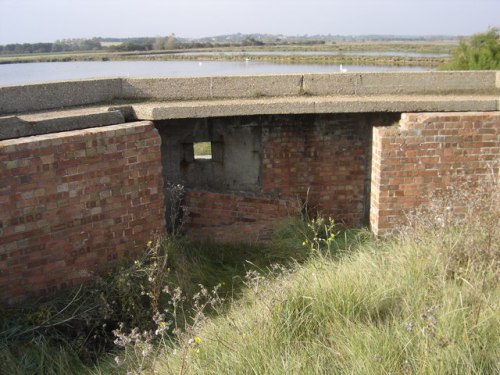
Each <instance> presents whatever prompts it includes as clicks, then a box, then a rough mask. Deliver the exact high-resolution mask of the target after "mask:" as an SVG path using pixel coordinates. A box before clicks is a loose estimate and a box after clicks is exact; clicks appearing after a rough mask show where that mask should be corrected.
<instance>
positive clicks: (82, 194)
mask: <svg viewBox="0 0 500 375" xmlns="http://www.w3.org/2000/svg"><path fill="white" fill-rule="evenodd" d="M160 160H161V158H160V137H159V135H158V133H157V131H156V129H155V128H154V126H153V124H152V123H150V122H137V123H130V124H123V125H115V126H107V127H102V128H93V129H87V130H78V131H71V132H65V133H56V134H48V135H41V136H35V137H26V138H19V139H15V140H7V141H0V175H1V180H0V301H9V302H16V301H19V300H21V299H23V298H24V297H26V296H28V295H34V296H38V295H43V294H46V293H51V292H54V291H56V290H58V289H62V288H67V287H71V286H72V285H77V284H79V283H81V282H83V281H85V280H87V279H89V278H90V277H91V275H92V274H93V273H94V272H98V271H101V270H103V269H105V268H106V267H107V266H108V264H109V263H110V262H113V261H115V260H116V259H119V258H121V257H123V256H125V255H127V254H129V253H130V252H133V251H140V250H141V249H144V247H145V244H146V242H147V241H148V240H150V239H152V238H153V237H152V236H153V235H154V234H155V233H158V234H161V233H163V232H164V230H165V229H164V228H165V219H164V203H163V192H162V188H163V182H162V177H161V164H160V163H161V162H160Z"/></svg>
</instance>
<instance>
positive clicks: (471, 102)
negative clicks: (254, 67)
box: [133, 95, 499, 121]
mask: <svg viewBox="0 0 500 375" xmlns="http://www.w3.org/2000/svg"><path fill="white" fill-rule="evenodd" d="M133 107H134V111H135V114H136V116H137V118H138V119H141V120H151V121H154V120H168V119H178V118H204V117H224V116H245V115H259V114H262V115H271V114H305V113H368V112H408V111H409V112H428V111H438V112H451V111H496V110H498V109H499V107H498V100H497V97H496V96H482V97H480V96H479V97H476V96H445V95H432V96H398V95H392V96H390V95H385V96H376V97H374V96H329V97H307V96H303V97H292V98H262V99H238V100H234V99H233V100H217V101H215V100H211V101H196V102H191V101H186V102H171V103H166V102H158V103H141V104H135V105H134V106H133Z"/></svg>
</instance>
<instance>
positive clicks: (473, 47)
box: [443, 28, 500, 70]
mask: <svg viewBox="0 0 500 375" xmlns="http://www.w3.org/2000/svg"><path fill="white" fill-rule="evenodd" d="M443 68H444V69H452V70H495V69H500V31H499V30H498V29H495V28H492V29H490V30H488V31H487V32H485V33H481V34H475V35H473V36H472V37H470V38H469V39H463V40H461V41H460V44H459V46H458V48H457V49H456V50H455V51H454V52H453V55H452V58H451V61H450V62H449V63H448V64H446V65H444V67H443Z"/></svg>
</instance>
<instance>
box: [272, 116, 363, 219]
mask: <svg viewBox="0 0 500 375" xmlns="http://www.w3.org/2000/svg"><path fill="white" fill-rule="evenodd" d="M367 122H368V121H367V120H366V118H365V117H363V116H359V115H337V116H325V117H318V118H315V119H314V120H312V121H311V122H310V123H307V122H306V123H304V122H302V123H291V124H276V125H274V126H272V127H268V128H265V129H264V131H263V136H262V158H263V160H262V190H263V192H264V193H274V194H277V196H279V197H286V198H299V199H301V200H302V201H305V199H306V197H308V202H309V206H310V208H312V209H314V210H317V211H320V212H321V213H322V214H324V215H330V216H332V217H333V218H335V220H336V221H342V222H344V223H346V224H351V225H361V224H363V223H364V222H365V209H366V207H365V197H366V194H367V193H366V188H367V187H366V183H367V181H366V179H367V178H368V177H369V176H368V174H369V165H368V164H367V163H368V162H369V159H370V143H371V127H370V126H369V125H368V124H367Z"/></svg>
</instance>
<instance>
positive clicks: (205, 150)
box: [193, 142, 212, 160]
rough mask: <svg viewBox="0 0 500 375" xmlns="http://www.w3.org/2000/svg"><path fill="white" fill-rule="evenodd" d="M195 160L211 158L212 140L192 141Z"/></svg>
mask: <svg viewBox="0 0 500 375" xmlns="http://www.w3.org/2000/svg"><path fill="white" fill-rule="evenodd" d="M193 150H194V159H195V160H212V142H195V143H193Z"/></svg>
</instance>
